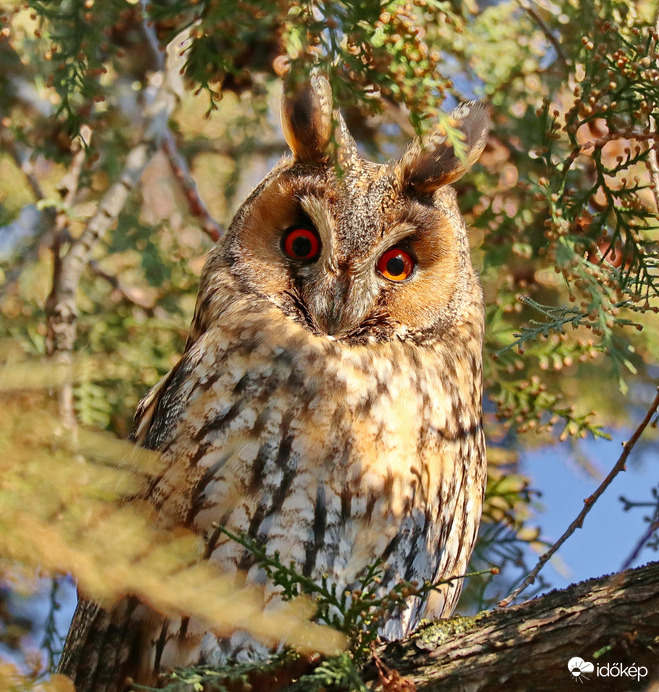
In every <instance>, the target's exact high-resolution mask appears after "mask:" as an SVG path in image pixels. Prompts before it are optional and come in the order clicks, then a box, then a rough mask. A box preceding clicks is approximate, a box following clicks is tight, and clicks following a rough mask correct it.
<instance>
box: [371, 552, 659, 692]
mask: <svg viewBox="0 0 659 692" xmlns="http://www.w3.org/2000/svg"><path fill="white" fill-rule="evenodd" d="M657 641H659V563H657V562H655V563H651V564H649V565H646V566H645V567H641V568H638V569H635V570H630V571H627V572H623V573H621V574H614V575H611V576H606V577H600V578H599V579H591V580H589V581H587V582H583V583H581V584H576V585H573V586H570V587H569V588H567V589H565V590H563V591H553V592H551V593H549V594H546V595H545V596H542V597H541V598H537V599H534V600H532V601H527V602H526V603H522V604H520V605H517V606H514V607H512V608H509V609H506V610H495V611H493V612H490V613H485V614H481V615H478V616H476V617H474V618H454V619H452V620H448V621H444V622H438V623H433V624H431V625H429V626H427V627H425V628H422V629H420V630H419V631H417V632H416V633H415V634H414V635H412V636H411V637H409V638H408V639H407V640H405V641H403V642H394V643H392V644H389V645H387V646H386V647H383V648H382V649H381V651H380V652H379V655H380V658H381V660H382V661H384V663H385V664H386V665H387V666H388V667H390V668H393V669H395V670H397V671H398V672H399V673H401V674H402V675H404V676H406V679H407V681H408V682H410V683H412V684H414V685H415V686H416V690H417V692H431V691H433V690H437V691H439V690H441V692H458V691H459V692H481V691H483V692H486V691H487V692H518V691H521V690H533V691H534V692H556V690H563V689H564V690H567V689H572V688H573V687H574V684H573V683H574V680H575V678H574V677H573V676H572V674H571V673H570V671H569V670H568V667H567V663H568V661H569V660H570V659H571V658H573V657H574V656H580V657H582V658H583V659H585V660H586V661H590V662H592V663H593V664H594V665H595V671H594V672H593V673H587V674H586V675H588V676H589V677H590V681H591V683H593V682H594V683H595V684H596V688H597V690H599V691H612V690H617V691H621V690H635V689H644V690H646V689H649V687H648V684H649V683H650V682H651V681H656V680H658V679H659V665H658V663H657V660H658V657H657ZM613 663H620V664H621V665H623V666H630V665H632V664H635V665H636V666H637V667H638V666H644V667H645V668H646V670H647V674H646V675H645V676H643V677H642V679H641V680H640V682H639V681H638V680H637V679H631V678H630V677H621V676H618V677H605V676H604V675H603V674H599V675H598V671H597V669H598V668H601V667H603V666H606V665H607V664H608V665H611V664H613ZM369 672H370V676H371V677H373V678H376V677H377V673H376V671H375V670H370V671H369ZM602 672H603V671H602ZM593 678H597V679H596V680H593ZM584 689H585V687H584ZM593 689H595V686H594V687H593ZM653 689H654V688H653Z"/></svg>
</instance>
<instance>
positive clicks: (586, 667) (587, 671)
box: [567, 656, 648, 682]
mask: <svg viewBox="0 0 659 692" xmlns="http://www.w3.org/2000/svg"><path fill="white" fill-rule="evenodd" d="M567 669H568V670H569V671H570V673H571V674H572V678H573V679H574V680H575V682H577V681H578V682H583V681H584V680H590V679H591V678H592V677H593V673H595V677H598V678H635V679H636V680H639V681H640V680H642V679H643V678H644V677H645V676H646V675H647V674H648V669H647V668H646V667H645V666H637V665H636V664H634V663H632V664H631V665H629V666H624V665H623V664H622V663H598V664H597V668H595V666H594V665H593V664H592V663H591V662H590V661H584V660H583V658H581V657H579V656H573V657H572V658H571V659H570V660H569V661H568V662H567Z"/></svg>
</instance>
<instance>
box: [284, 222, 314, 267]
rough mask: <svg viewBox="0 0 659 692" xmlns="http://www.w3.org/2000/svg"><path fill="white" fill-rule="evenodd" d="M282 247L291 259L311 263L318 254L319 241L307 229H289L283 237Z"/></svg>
mask: <svg viewBox="0 0 659 692" xmlns="http://www.w3.org/2000/svg"><path fill="white" fill-rule="evenodd" d="M282 247H283V250H284V252H285V253H286V254H287V255H288V256H289V257H290V258H291V259H296V260H302V261H303V262H311V261H313V260H315V259H316V258H317V257H318V255H319V254H320V240H318V236H317V235H316V234H315V233H314V232H313V231H311V230H309V229H308V228H295V227H294V228H291V229H290V230H288V231H287V232H286V234H285V235H284V239H283V243H282Z"/></svg>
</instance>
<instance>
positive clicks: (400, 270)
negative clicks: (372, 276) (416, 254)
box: [378, 247, 415, 281]
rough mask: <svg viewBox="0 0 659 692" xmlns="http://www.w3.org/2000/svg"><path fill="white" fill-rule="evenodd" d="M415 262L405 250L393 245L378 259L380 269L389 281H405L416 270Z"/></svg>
mask: <svg viewBox="0 0 659 692" xmlns="http://www.w3.org/2000/svg"><path fill="white" fill-rule="evenodd" d="M414 264H415V263H414V260H413V259H412V258H411V257H410V256H409V255H408V253H407V252H405V250H401V249H400V248H398V247H393V248H391V250H387V251H386V252H385V253H384V254H383V255H382V257H380V259H379V260H378V271H379V272H380V274H382V276H384V278H385V279H389V281H405V279H407V278H408V277H409V276H410V275H411V274H412V272H413V271H414Z"/></svg>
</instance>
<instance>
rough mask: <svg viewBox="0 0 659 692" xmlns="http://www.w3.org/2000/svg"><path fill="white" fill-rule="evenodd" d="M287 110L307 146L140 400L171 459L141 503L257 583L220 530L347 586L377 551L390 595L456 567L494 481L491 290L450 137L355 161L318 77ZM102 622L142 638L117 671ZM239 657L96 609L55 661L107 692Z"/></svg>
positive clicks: (199, 634)
mask: <svg viewBox="0 0 659 692" xmlns="http://www.w3.org/2000/svg"><path fill="white" fill-rule="evenodd" d="M328 99H330V100H329V106H328ZM474 113H476V116H478V117H479V118H480V122H478V123H476V124H474V122H473V119H474ZM462 114H463V115H465V111H463V113H462ZM335 117H337V116H336V114H335ZM338 117H340V116H338ZM471 118H472V122H471V130H472V131H471V132H470V124H469V115H468V110H467V117H465V118H464V119H463V121H462V126H463V130H466V132H467V147H468V152H469V151H471V152H472V153H471V157H472V159H473V158H474V156H477V155H478V153H480V149H481V148H482V144H483V142H484V136H485V134H484V133H485V127H486V124H485V123H486V118H485V117H484V116H483V114H482V112H479V111H478V109H476V108H472V116H471ZM283 120H284V128H285V132H286V134H287V139H288V141H289V144H290V145H291V148H292V149H293V153H294V157H293V158H286V159H284V160H282V162H280V164H278V165H277V167H275V169H273V171H272V172H271V173H270V174H269V175H268V176H267V177H266V179H265V180H264V181H263V182H262V183H261V184H260V185H259V187H257V189H256V190H255V191H254V193H252V195H251V196H250V198H249V199H248V200H247V201H246V202H245V204H244V205H243V207H242V208H241V210H240V211H239V212H238V214H237V216H236V218H235V219H234V222H233V223H232V226H231V228H230V229H229V231H228V233H227V236H226V237H225V238H224V239H223V240H222V241H221V243H219V244H218V245H217V246H216V247H215V248H214V249H213V251H212V252H211V255H210V257H209V259H208V261H207V264H206V267H205V269H204V273H203V276H202V282H201V288H200V293H199V298H198V301H197V309H196V312H195V318H194V320H193V324H192V328H191V334H190V338H189V340H188V345H187V347H186V352H185V354H184V356H183V358H182V359H181V361H180V362H179V363H178V365H177V366H176V367H175V368H174V369H173V370H172V372H171V373H170V374H169V375H168V376H167V377H166V378H164V380H163V381H161V382H160V383H159V384H158V385H157V386H156V387H154V389H153V390H152V391H151V392H150V393H149V394H148V395H147V397H145V399H144V401H143V402H142V404H141V405H140V409H139V410H138V416H137V423H136V429H135V433H134V438H135V440H136V441H138V442H139V443H140V444H142V445H143V446H145V447H147V448H150V449H155V450H159V451H160V452H161V454H162V459H163V464H164V465H163V469H164V470H163V472H162V474H161V475H160V476H159V477H158V478H157V479H155V480H154V481H153V482H152V483H151V485H150V486H149V487H148V488H147V489H145V491H144V497H145V498H146V499H147V500H148V501H149V502H150V503H152V505H153V506H154V507H155V509H156V511H157V514H158V516H159V518H160V520H161V521H162V522H163V524H165V525H172V526H177V525H181V524H182V525H185V526H187V527H190V528H192V529H193V530H194V531H195V532H197V533H199V534H200V535H202V536H203V537H204V539H205V542H206V554H205V557H207V558H208V559H211V560H215V561H217V562H218V563H220V564H221V565H222V566H223V567H224V568H225V569H228V570H235V569H240V570H244V571H246V572H247V573H248V579H249V580H251V581H263V580H264V576H263V574H262V572H261V571H260V570H259V569H258V567H257V566H256V565H254V564H253V563H252V562H251V561H250V556H249V554H248V553H246V551H245V550H244V549H243V548H241V547H240V546H239V545H238V544H236V543H235V542H232V541H231V540H229V539H228V538H227V537H226V535H224V534H222V533H221V532H220V531H219V530H218V529H217V525H218V524H220V525H224V526H226V527H227V528H228V529H230V530H232V531H233V532H236V533H242V534H247V535H248V536H250V537H252V538H254V539H256V540H258V541H259V542H262V543H264V544H266V545H267V549H268V551H269V552H270V553H273V552H274V551H279V553H280V556H281V559H282V561H283V562H284V563H286V562H288V561H290V560H294V561H295V562H296V563H297V565H298V567H299V569H300V570H301V571H302V572H303V573H304V574H306V575H309V576H311V577H312V578H319V577H320V576H321V575H323V574H327V575H328V576H329V578H330V579H331V580H332V581H333V582H334V583H337V584H339V585H341V586H342V587H348V586H350V585H351V584H352V583H354V581H355V579H356V577H357V576H358V575H359V573H360V571H361V570H363V568H364V567H365V566H366V565H369V564H371V563H373V562H374V561H375V560H378V559H381V560H382V561H383V563H384V567H385V573H384V578H383V581H382V585H381V589H382V591H383V592H385V591H387V590H389V589H390V588H391V587H392V586H393V584H395V583H396V582H397V581H400V580H403V579H405V580H418V581H424V580H427V579H430V580H437V579H445V578H447V577H451V576H456V575H461V574H463V573H464V571H465V569H466V566H467V562H468V560H469V557H470V555H471V551H472V549H473V545H474V542H475V539H476V534H477V531H478V524H479V520H480V513H481V506H482V502H483V495H484V486H485V475H486V473H485V450H484V441H483V433H482V427H481V396H482V384H481V380H482V374H481V370H482V363H481V348H482V338H483V306H482V295H481V290H480V286H479V283H478V280H477V278H476V276H475V273H474V271H473V269H472V266H471V262H470V259H469V248H468V244H467V239H466V230H465V227H464V222H463V221H462V219H461V217H460V215H459V213H458V210H457V205H456V202H455V194H454V192H453V190H452V189H451V188H449V187H446V184H447V183H448V182H451V180H453V179H455V178H456V177H457V176H458V175H460V174H461V173H462V172H463V171H464V169H465V166H466V164H463V163H462V162H460V161H459V160H458V159H457V158H456V157H455V155H454V154H453V153H452V152H453V150H452V148H450V147H448V148H447V146H446V145H442V142H441V141H439V142H435V143H433V142H432V141H431V143H430V145H429V146H427V147H426V148H421V147H420V145H419V146H417V148H416V150H414V149H412V150H410V152H408V154H406V156H405V157H403V159H402V160H401V161H398V162H395V163H394V164H385V165H376V164H372V163H370V162H368V161H365V160H363V159H362V158H361V157H359V156H358V154H357V152H356V150H355V148H354V143H353V142H352V140H351V139H350V137H349V135H348V134H347V132H346V131H345V127H344V125H343V123H342V122H341V121H339V125H338V129H337V130H336V131H335V133H334V134H335V139H334V141H332V110H331V96H330V95H329V93H328V89H327V87H326V83H324V82H323V81H317V82H316V83H315V85H314V86H313V87H312V86H307V87H306V88H305V89H302V90H300V91H299V92H296V94H294V95H293V96H291V97H289V99H288V100H287V101H285V102H284V117H283ZM465 123H466V125H465ZM474 132H475V134H474ZM470 136H471V140H472V141H470ZM437 139H438V140H439V138H437ZM335 145H336V146H335ZM433 147H434V151H433ZM474 152H475V154H474ZM431 155H432V157H431V158H429V156H431ZM433 164H434V167H433ZM438 167H439V169H440V170H439V172H438V170H437V169H438ZM429 180H430V181H431V182H430V183H429V182H428V181H429ZM433 181H434V182H433ZM291 229H292V230H291ZM291 238H292V240H291ZM300 238H301V240H300ZM383 258H384V259H383ZM408 260H409V261H408ZM410 267H411V269H410V271H409V273H408V271H407V270H408V269H409V268H410ZM398 270H400V271H398ZM401 277H402V278H401ZM459 593H460V586H459V584H458V583H454V584H453V585H450V586H444V587H442V588H441V589H440V590H439V591H437V592H436V593H434V594H433V595H432V596H431V598H430V601H429V603H427V604H421V603H420V602H419V601H418V599H414V598H412V599H410V602H409V606H408V607H407V608H405V609H402V610H401V611H400V612H396V613H394V614H393V616H392V618H391V620H389V621H388V622H387V623H386V624H385V625H384V626H383V628H382V632H381V633H382V635H383V636H384V637H386V638H388V639H396V638H400V637H402V636H404V635H405V634H406V633H408V632H409V631H411V630H412V629H413V628H414V626H415V625H416V624H417V623H418V620H419V618H420V617H421V616H422V615H424V614H425V616H427V617H442V616H448V615H450V613H451V612H452V611H453V609H454V608H455V605H456V602H457V598H458V596H459ZM110 622H113V623H114V624H113V627H114V629H117V628H119V629H120V628H121V627H124V628H126V630H127V632H129V631H131V632H132V634H130V632H129V633H128V634H127V635H126V641H125V642H123V643H122V645H121V646H123V651H124V652H123V654H116V656H117V657H116V658H112V660H113V661H114V663H113V666H111V667H110V668H111V670H107V668H108V666H107V665H104V664H103V663H101V664H100V665H99V664H98V663H97V661H98V660H101V661H103V660H104V657H106V656H107V654H108V651H107V647H108V646H109V644H108V641H110V640H109V639H107V638H105V639H104V638H103V637H100V638H99V636H98V631H99V630H103V629H104V627H103V623H105V629H106V630H107V629H108V623H110ZM137 622H139V626H136V625H135V623H137ZM130 623H132V624H133V627H132V630H131V625H130ZM126 642H127V643H126ZM110 644H112V645H114V646H115V648H116V640H112V641H110ZM103 647H105V649H104V648H103ZM90 652H92V653H91V654H90ZM241 652H251V653H254V652H256V653H259V651H258V646H257V645H256V644H255V643H253V642H251V641H250V640H249V639H248V638H246V637H244V636H241V635H240V634H239V633H238V634H236V635H235V636H233V637H231V638H230V639H226V638H225V639H221V638H218V637H216V636H215V635H214V634H213V633H211V632H206V631H205V630H204V629H203V628H202V627H201V626H200V625H199V624H198V623H195V622H189V621H187V620H185V619H184V620H183V621H180V620H179V621H174V620H171V621H165V620H164V619H163V618H162V617H161V616H157V615H156V614H155V613H153V612H152V611H149V610H148V608H146V607H145V606H141V605H137V606H135V605H134V604H133V606H131V607H130V608H128V607H127V606H126V604H125V602H124V604H123V605H122V604H121V603H120V604H119V605H118V606H117V607H116V608H115V611H113V613H110V614H107V613H105V612H104V611H99V609H98V608H97V607H96V606H93V605H90V604H89V603H86V604H84V605H83V606H82V608H81V611H80V613H79V614H78V615H77V622H76V621H74V624H73V626H72V629H71V633H70V637H69V641H68V642H67V647H66V651H65V655H64V659H63V663H62V666H61V670H62V672H65V673H67V674H69V675H71V676H72V677H74V679H75V680H76V684H77V689H78V690H96V691H98V692H102V691H103V690H108V691H110V690H112V691H114V690H120V689H122V684H123V682H122V681H123V680H124V679H125V677H126V676H127V675H130V676H132V677H133V679H134V680H135V681H136V682H148V683H153V682H154V681H155V680H156V678H157V676H158V675H159V674H160V673H162V672H163V671H165V670H168V669H171V668H172V667H174V666H180V665H189V664H194V663H209V664H213V663H221V662H224V660H225V659H226V658H227V656H235V655H240V653H241ZM90 655H92V657H93V659H94V665H93V666H92V665H91V664H89V662H88V660H87V659H88V658H89V656H90ZM86 657H87V659H86ZM104 668H105V670H103V669H104Z"/></svg>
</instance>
